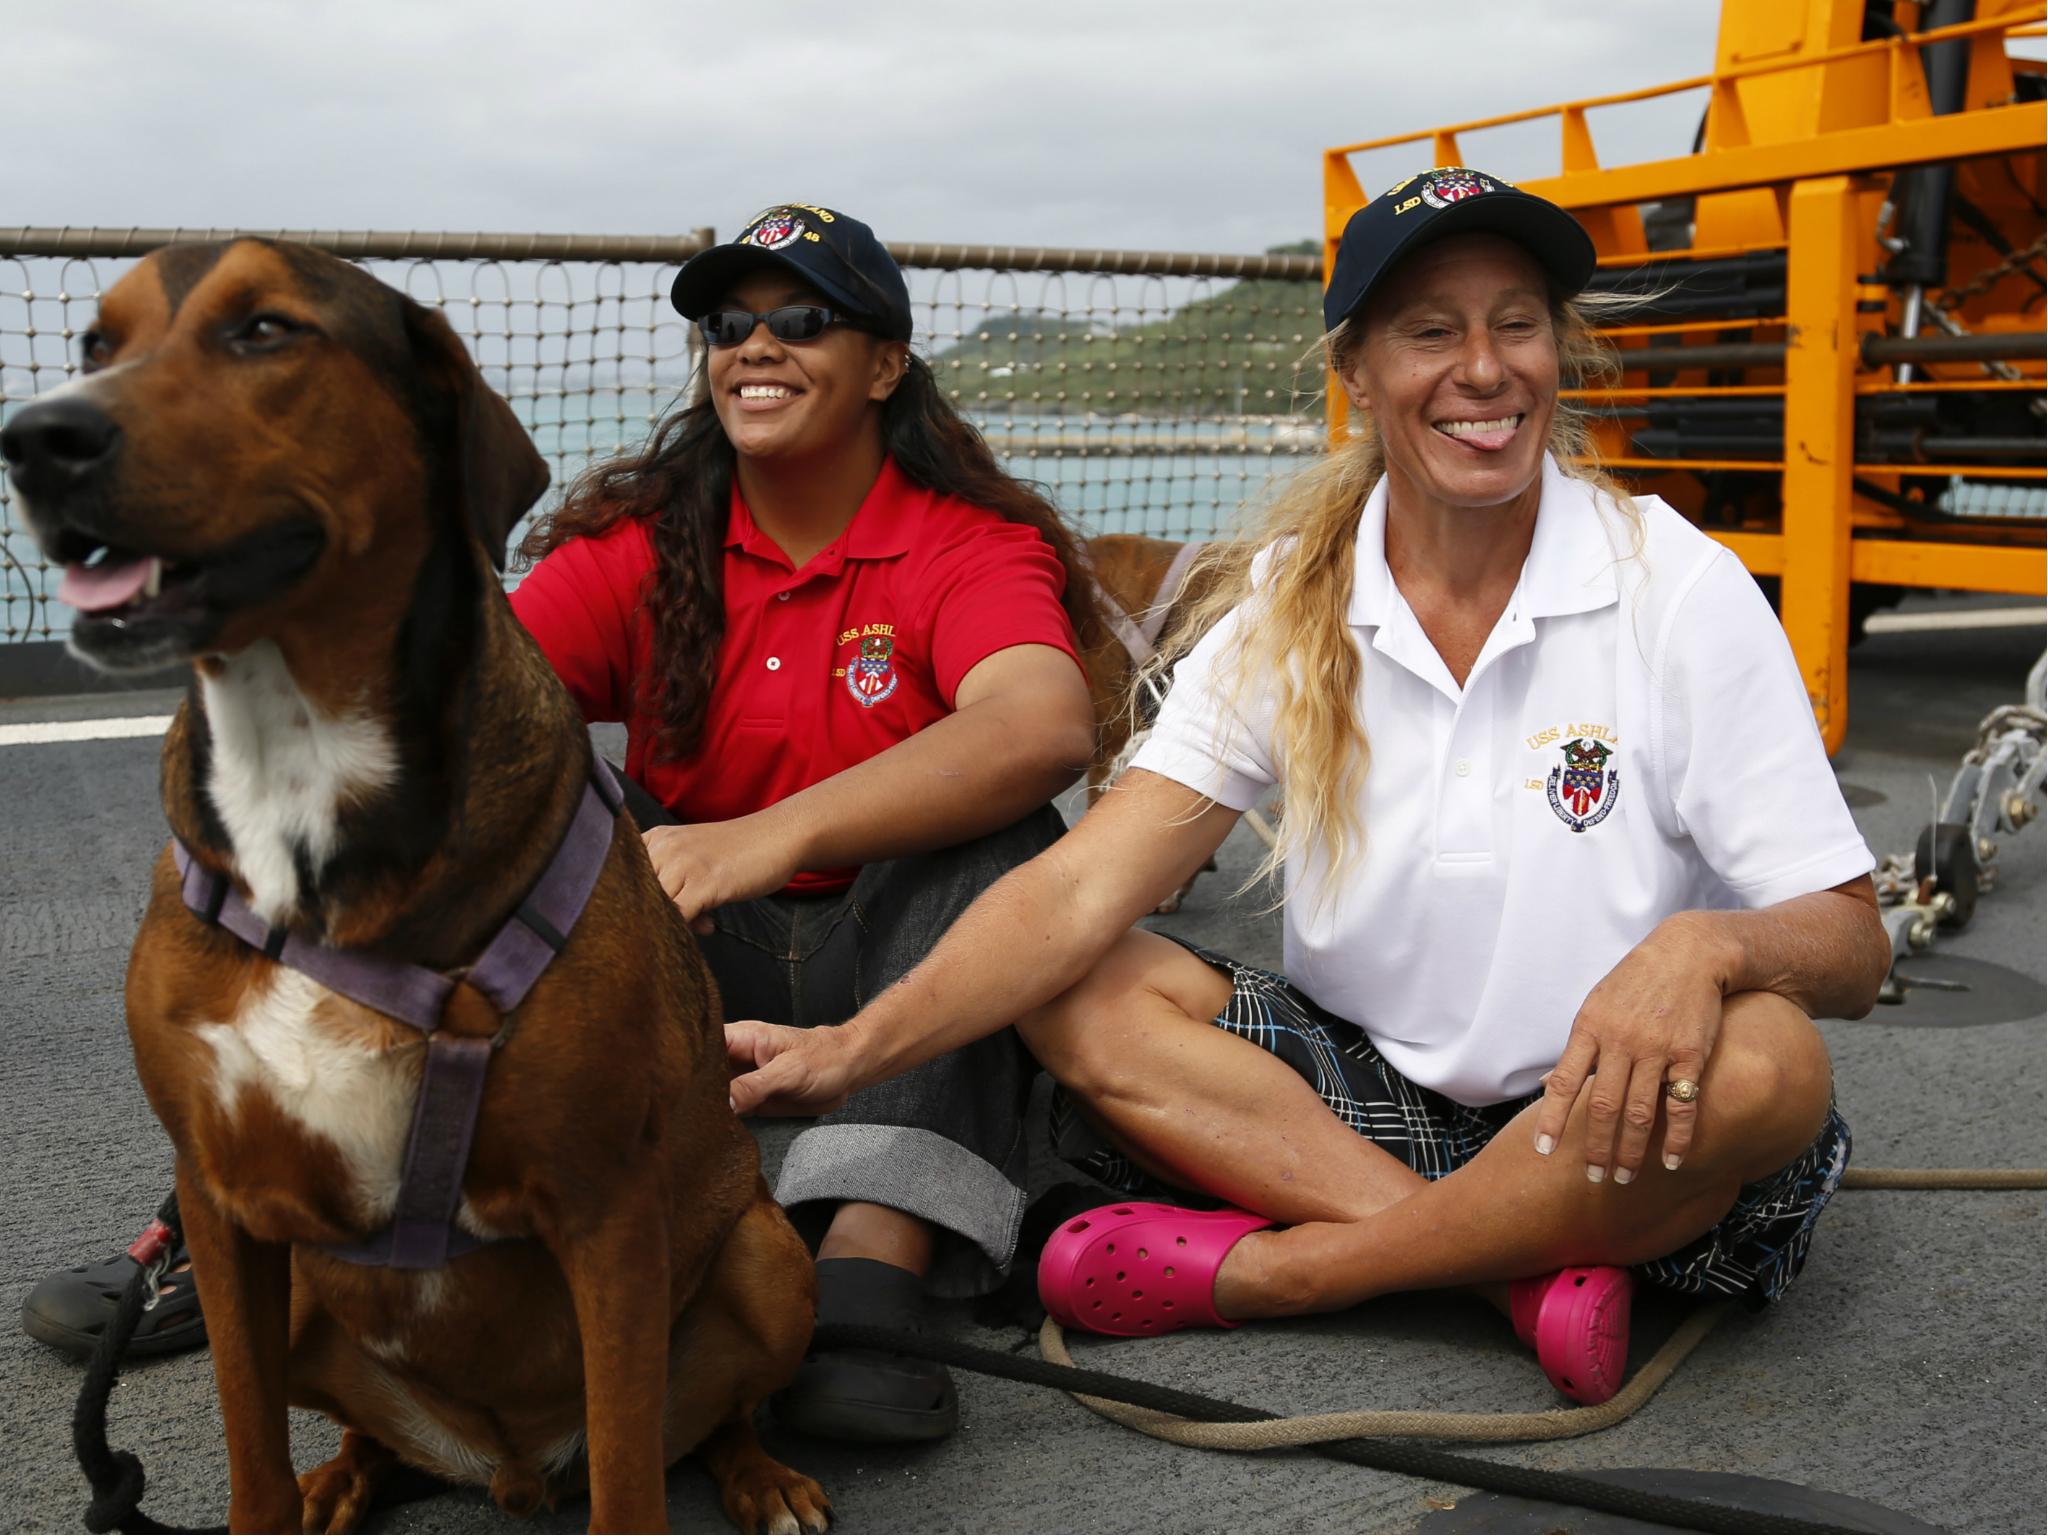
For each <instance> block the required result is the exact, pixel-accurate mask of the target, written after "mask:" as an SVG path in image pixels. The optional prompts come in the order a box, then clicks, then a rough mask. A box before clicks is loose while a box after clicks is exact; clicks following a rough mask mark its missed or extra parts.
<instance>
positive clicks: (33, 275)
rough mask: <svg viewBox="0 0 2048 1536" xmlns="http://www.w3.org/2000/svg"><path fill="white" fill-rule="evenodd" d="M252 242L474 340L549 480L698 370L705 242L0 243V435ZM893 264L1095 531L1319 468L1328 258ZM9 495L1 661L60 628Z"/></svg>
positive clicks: (125, 236) (615, 441) (1167, 521)
mask: <svg viewBox="0 0 2048 1536" xmlns="http://www.w3.org/2000/svg"><path fill="white" fill-rule="evenodd" d="M237 233H257V234H263V235H265V236H269V237H274V238H284V239H293V240H299V241H302V242H305V243H308V244H313V245H317V246H320V247H322V248H324V249H327V250H330V251H333V252H335V253H336V254H339V255H343V256H347V257H350V258H352V259H355V260H358V261H360V262H361V263H362V264H363V265H364V266H365V267H366V268H367V269H368V270H369V271H371V272H373V273H375V274H376V275H377V276H378V277H379V278H381V279H383V280H384V281H386V282H388V283H390V284H391V285H392V286H394V287H396V288H398V289H400V290H402V291H404V292H406V293H408V294H410V295H411V296H413V297H414V298H416V299H419V300H421V301H422V302H424V303H429V304H433V305H436V306H438V307H440V308H441V309H442V311H443V312H444V313H445V314H446V315H447V316H448V318H449V320H450V322H451V324H453V326H454V327H455V329H456V330H457V331H458V332H459V333H461V334H462V335H463V337H464V338H465V339H466V340H467V342H468V344H469V346H470V347H471V349H472V352H473V353H474V355H475V356H476V358H477V360H478V362H479V364H480V365H481V366H482V367H483V370H484V373H485V376H486V378H488V379H489V380H490V382H491V384H492V385H493V387H495V388H497V389H498V390H499V391H500V392H501V393H503V394H504V395H505V396H506V397H507V399H509V400H510V401H511V402H512V405H513V408H514V410H515V411H516V412H517V413H518V414H519V416H520V419H521V420H522V421H524V422H525V423H526V425H527V427H528V428H529V430H530V431H531V432H532V434H533V437H534V441H535V443H536V444H537V445H538V446H539V448H540V450H541V452H542V453H543V454H544V455H545V456H546V457H547V459H548V460H549V463H550V467H551V469H552V470H553V472H554V488H553V490H552V491H551V493H550V495H551V497H553V496H559V495H560V494H561V491H562V488H563V487H565V486H566V485H567V484H569V482H570V481H571V480H572V479H573V478H574V477H575V475H576V474H577V473H578V472H580V471H581V470H582V469H583V468H584V467H585V466H586V465H588V464H589V463H590V462H591V461H592V460H593V459H597V458H601V457H605V456H608V455H612V454H615V453H618V452H621V451H625V450H629V449H631V448H633V447H635V446H637V445H638V444H640V443H641V442H643V441H644V440H645V438H646V436H647V434H648V432H649V430H650V429H651V428H652V427H653V426H654V425H655V424H656V423H658V422H659V421H660V420H661V419H662V418H663V416H664V415H665V414H666V413H667V412H668V411H669V410H670V409H672V408H673V407H674V405H675V404H676V403H677V401H678V400H679V399H681V398H682V397H683V396H684V394H685V392H686V391H687V389H688V387H689V384H690V380H691V376H692V371H693V369H694V368H695V367H696V366H697V363H698V360H699V359H698V354H697V351H696V349H695V347H694V345H693V337H692V333H691V329H690V327H689V326H687V325H686V324H685V322H684V321H683V320H682V319H681V317H680V316H678V315H677V314H676V313H675V312H674V310H672V309H671V308H670V307H669V304H668V290H669V286H670V284H671V283H672V282H673V280H674V278H675V274H676V271H677V268H678V266H679V265H680V263H681V262H683V261H685V260H687V259H688V258H689V257H690V256H691V255H693V254H695V252H697V251H698V250H701V249H703V248H704V246H705V245H706V244H707V243H708V242H709V241H710V240H711V239H712V232H711V231H709V230H698V231H695V232H693V233H691V234H687V235H676V236H609V235H607V236H596V235H589V236H584V235H540V234H473V233H446V232H383V231H346V230H267V231H226V230H175V229H36V228H18V229H13V230H7V229H0V418H4V415H5V413H6V412H8V411H9V410H10V409H12V408H15V407H17V406H19V405H20V404H21V403H23V402H25V401H27V400H30V399H33V398H34V397H35V396H37V395H39V394H42V393H44V392H47V391H48V390H50V389H53V388H55V387H56V386H58V385H60V384H62V383H64V382H65V381H66V380H67V379H69V378H71V377H73V376H74V375H75V374H76V371H77V367H78V337H79V335H80V333H81V332H83V331H84V330H85V329H86V328H87V327H88V326H89V325H90V324H91V322H92V316H93V314H94V312H95V310H96V309H97V306H98V302H99V297H100V295H101V294H102V293H103V292H105V291H106V290H107V289H108V288H110V287H111V286H112V285H113V284H114V283H115V282H117V281H118V280H119V279H120V277H121V276H122V274H123V273H125V272H126V271H127V270H128V268H129V267H130V266H131V265H132V264H133V263H134V261H135V260H136V259H137V258H138V257H140V256H141V255H143V254H145V253H146V252H148V251H150V250H153V249H155V248H157V247H159V246H162V245H166V244H170V243H173V242H175V241H180V240H209V239H211V240H218V239H224V238H228V237H229V236H231V235H234V234H237ZM1312 249H1313V248H1312V247H1308V246H1305V247H1304V248H1303V249H1301V250H1297V251H1294V252H1291V253H1290V252H1284V251H1283V252H1279V253H1274V254H1268V255H1260V256H1233V255H1200V254H1187V253H1175V252H1156V251H1127V250H1107V249H1055V248H1042V247H1019V246H990V245H936V244H928V243H927V244H902V245H893V246H891V247H890V250H891V252H892V254H893V255H895V257H896V259H897V260H898V261H899V262H901V263H902V264H903V266H904V268H905V271H906V275H907V276H908V278H909V282H910V288H911V296H912V302H913V309H914V313H915V319H916V338H915V343H914V344H915V345H916V347H917V348H918V350H919V351H920V352H921V353H922V354H923V355H924V356H925V357H926V358H928V359H929V360H930V362H931V364H932V366H933V368H934V370H935V371H936V373H937V375H938V377H939V380H940V382H941V384H942V385H943V387H944V388H945V389H946V391H947V392H948V394H949V395H950V396H951V397H952V398H953V400H954V401H955V402H956V403H957V404H958V405H959V406H960V408H961V409H962V410H963V411H964V412H965V413H966V414H967V415H968V416H969V417H970V418H971V419H972V420H973V421H974V422H975V423H976V424H977V425H978V426H979V427H980V428H981V430H982V432H983V434H984V435H985V436H986V437H987V439H988V441H989V443H990V444H991V446H992V447H993V448H994V449H995V450H996V452H997V454H998V455H999V456H1000V457H1001V458H1002V459H1003V460H1004V462H1005V463H1006V465H1007V466H1008V467H1009V468H1010V469H1011V470H1012V471H1013V472H1014V473H1016V474H1019V475H1022V476H1025V477H1027V478H1029V479H1033V480H1036V481H1039V482H1040V483H1042V484H1044V485H1045V486H1046V487H1047V488H1048V489H1049V490H1050V491H1051V493H1052V495H1053V497H1054V499H1055V500H1056V501H1057V502H1058V503H1059V504H1060V506H1061V507H1062V509H1063V510H1065V511H1066V512H1067V513H1068V514H1069V515H1070V516H1071V517H1073V518H1074V519H1075V520H1076V521H1077V522H1078V523H1079V524H1080V525H1081V526H1082V527H1083V528H1084V529H1086V530H1087V531H1089V532H1110V531H1116V532H1140V533H1147V534H1153V535H1157V536H1160V537H1166V538H1177V539H1184V538H1188V537H1192V536H1198V535H1205V534H1209V533H1212V532H1215V531H1216V530H1218V529H1219V528H1222V527H1224V526H1227V525H1228V524H1230V523H1231V521H1232V520H1233V519H1234V518H1235V516H1236V515H1237V512H1238V509H1239V507H1240V505H1241V504H1242V503H1244V502H1246V501H1248V500H1252V499H1255V498H1256V497H1257V496H1258V495H1259V494H1260V492H1261V490H1262V488H1263V487H1265V486H1266V485H1267V483H1268V482H1269V481H1270V480H1271V479H1272V478H1273V477H1274V476H1275V475H1279V474H1284V473H1286V472H1287V471H1288V470H1290V469H1291V468H1293V467H1294V466H1295V465H1296V464H1297V463H1299V462H1300V460H1301V457H1302V456H1303V455H1306V454H1313V453H1315V452H1318V451H1319V450H1320V449H1321V447H1322V437H1321V432H1320V426H1319V416H1318V412H1319V410H1320V395H1319V392H1320V389H1321V383H1322V381H1321V377H1320V372H1319V367H1318V365H1317V364H1316V363H1315V361H1314V360H1313V358H1312V357H1311V358H1310V361H1309V364H1308V366H1307V367H1306V368H1305V369H1303V368H1298V366H1297V365H1298V364H1300V363H1301V361H1302V360H1303V358H1304V357H1305V356H1308V355H1309V354H1311V353H1312V352H1313V347H1314V343H1315V341H1316V338H1317V336H1318V335H1319V334H1320V332H1321V328H1322V327H1321V320H1320V309H1319V305H1320V300H1321V290H1320V287H1319V276H1320V261H1319V259H1318V258H1317V257H1316V256H1315V255H1314V254H1312V253H1311V252H1312ZM56 577H57V572H55V571H54V570H52V569H51V568H50V567H49V566H48V565H47V564H46V562H44V561H43V559H42V557H41V555H40V553H39V552H38V551H37V549H36V547H35V545H34V543H33V541H32V540H31V539H30V538H29V536H28V534H27V532H26V530H25V529H24V528H23V526H22V522H21V519H20V518H19V516H18V515H17V508H16V507H15V505H14V503H13V500H12V493H11V491H10V490H9V488H8V487H7V485H6V483H5V480H4V477H0V643H5V642H22V641H30V642H33V641H47V640H50V639H53V638H56V637H58V636H61V634H62V633H63V631H64V629H65V625H66V621H65V614H64V610H63V608H62V606H61V605H55V604H53V603H52V602H51V600H50V599H51V594H52V593H53V592H54V591H55V587H56Z"/></svg>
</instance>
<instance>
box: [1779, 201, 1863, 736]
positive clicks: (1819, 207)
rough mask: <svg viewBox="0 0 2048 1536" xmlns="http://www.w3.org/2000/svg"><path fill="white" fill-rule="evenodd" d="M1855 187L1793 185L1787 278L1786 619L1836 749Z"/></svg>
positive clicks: (1843, 723) (1852, 410) (1842, 705)
mask: <svg viewBox="0 0 2048 1536" xmlns="http://www.w3.org/2000/svg"><path fill="white" fill-rule="evenodd" d="M1856 192H1857V189H1856V185H1855V183H1853V182H1852V181H1850V179H1849V178H1848V177H1846V176H1829V177H1824V178H1822V179H1820V180H1817V181H1803V182H1800V183H1798V184H1797V185H1796V186H1794V187H1793V189H1792V197H1791V208H1790V213H1789V219H1788V222H1789V223H1790V225H1791V231H1790V232H1791V236H1792V239H1791V259H1790V262H1789V265H1788V266H1787V269H1786V273H1785V312H1786V314H1787V315H1788V316H1789V317H1790V319H1791V324H1790V325H1789V326H1788V327H1787V329H1788V330H1789V331H1790V333H1791V339H1790V342H1789V344H1788V345H1787V347H1786V349H1785V502H1784V505H1785V523H1784V526H1785V570H1784V575H1783V578H1782V581H1783V585H1782V586H1781V587H1780V589H1779V603H1778V616H1779V617H1780V618H1781V619H1782V620H1783V621H1784V624H1785V633H1786V635H1787V636H1789V637H1790V639H1791V641H1792V651H1793V654H1794V655H1796V656H1797V657H1798V658H1799V671H1800V675H1801V676H1802V677H1803V678H1804V679H1805V681H1806V696H1807V697H1808V698H1809V699H1811V700H1812V701H1813V715H1814V719H1815V720H1816V721H1817V722H1819V725H1820V733H1821V737H1822V739H1823V740H1825V741H1826V742H1827V744H1828V750H1829V751H1830V752H1832V751H1834V750H1835V748H1836V747H1837V746H1839V745H1841V741H1842V733H1843V732H1844V731H1846V730H1847V729H1848V726H1849V520H1848V519H1847V518H1846V517H1844V516H1842V515H1841V513H1842V509H1844V508H1846V507H1847V506H1848V505H1849V499H1850V487H1849V480H1850V477H1851V474H1852V472H1853V468H1854V465H1855V462H1856V419H1855V416H1856V400H1855V397H1854V396H1853V395H1852V394H1851V393H1850V388H1851V386H1852V385H1854V384H1855V382H1856V363H1857V356H1858V346H1859V342H1858V339H1857V335H1856V235H1857V222H1858V221H1857V196H1856Z"/></svg>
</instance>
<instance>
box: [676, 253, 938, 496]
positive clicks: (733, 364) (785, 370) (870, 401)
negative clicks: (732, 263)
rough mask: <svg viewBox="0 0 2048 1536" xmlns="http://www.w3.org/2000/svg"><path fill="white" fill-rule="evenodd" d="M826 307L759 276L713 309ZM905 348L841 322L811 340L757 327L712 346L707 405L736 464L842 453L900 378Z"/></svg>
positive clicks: (811, 295) (795, 284)
mask: <svg viewBox="0 0 2048 1536" xmlns="http://www.w3.org/2000/svg"><path fill="white" fill-rule="evenodd" d="M785 304H823V305H825V306H826V307H827V308H828V309H829V308H832V307H833V306H832V304H831V301H830V300H828V299H827V298H826V297H825V296H824V295H823V294H821V293H819V292H818V291H817V290H816V289H815V288H812V287H811V286H809V285H808V284H807V283H805V282H803V281H802V280H801V279H800V278H797V277H794V276H791V275H790V274H788V273H782V272H773V271H764V272H757V273H754V274H753V275H752V276H750V277H746V278H743V279H741V280H740V281H739V282H737V283H735V284H734V285H733V287H732V290H731V291H730V292H729V293H727V294H726V296H725V297H724V298H723V299H722V300H720V301H719V303H718V305H717V306H716V307H717V308H719V309H744V310H749V311H751V312H752V313H754V314H766V313H768V311H770V310H772V309H780V308H781V307H782V306H784V305H785ZM905 355H906V348H905V346H904V344H903V343H902V342H896V341H884V340H883V339H882V338H880V337H878V336H873V335H870V334H869V333H868V332H866V331H857V330H855V329H854V328H853V327H852V326H850V325H840V324H837V323H835V324H832V325H829V326H827V327H826V328H825V330H824V331H823V333H822V334H820V335H819V336H817V337H816V338H815V339H813V340H811V341H778V340H777V339H776V338H775V337H773V336H771V335H770V334H769V333H768V327H767V326H766V325H756V326H755V327H754V333H753V335H751V336H749V337H748V338H747V339H746V340H745V341H743V342H741V343H740V344H739V345H738V346H735V347H713V348H712V349H711V356H710V364H709V369H710V383H711V403H712V406H713V408H714V409H715V410H716V411H717V412H718V421H719V424H720V425H721V426H723V427H724V428H725V435H726V437H727V438H728V439H729V440H730V441H731V443H732V445H733V447H734V448H735V449H736V450H737V451H738V452H739V454H740V456H741V457H742V458H782V457H785V456H787V457H796V458H807V457H811V456H813V455H817V454H831V453H835V452H839V451H841V450H843V449H844V448H845V447H846V446H847V445H848V444H850V443H851V442H853V441H854V440H855V439H856V438H857V437H858V436H859V434H860V433H861V432H862V431H863V430H864V423H865V420H866V417H867V415H868V413H869V411H870V410H871V409H874V411H875V414H876V420H877V429H879V417H880V411H879V407H880V404H881V402H882V401H884V400H887V399H888V398H889V395H890V392H891V391H893V390H894V389H895V388H896V385H897V383H898V382H899V381H900V380H901V379H902V377H903V363H904V357H905Z"/></svg>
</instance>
